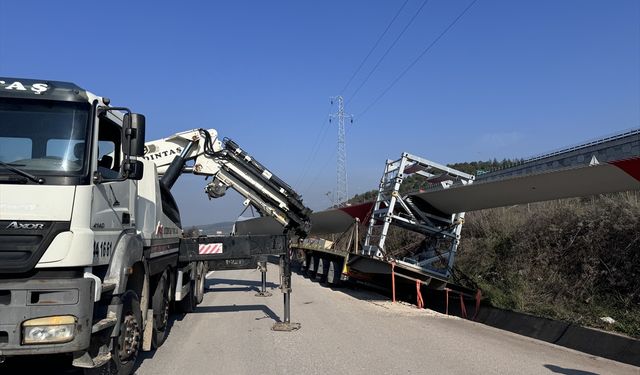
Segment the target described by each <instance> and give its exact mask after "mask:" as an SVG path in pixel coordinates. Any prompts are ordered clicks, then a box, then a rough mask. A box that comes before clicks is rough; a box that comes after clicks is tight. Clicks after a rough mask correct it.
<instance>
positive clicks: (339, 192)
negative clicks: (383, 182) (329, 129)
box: [329, 95, 353, 207]
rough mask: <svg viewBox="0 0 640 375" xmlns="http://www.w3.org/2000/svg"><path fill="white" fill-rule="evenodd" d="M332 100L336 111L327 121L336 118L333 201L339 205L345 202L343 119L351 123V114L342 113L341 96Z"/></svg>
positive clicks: (342, 101) (345, 155)
mask: <svg viewBox="0 0 640 375" xmlns="http://www.w3.org/2000/svg"><path fill="white" fill-rule="evenodd" d="M334 102H338V112H337V113H334V114H331V115H329V122H331V120H332V119H338V157H337V169H338V178H337V187H336V200H335V203H336V206H338V207H341V206H343V205H344V204H345V203H346V202H347V148H346V133H345V127H344V120H345V119H349V120H351V122H352V123H353V116H352V115H349V114H345V113H344V99H343V98H342V96H340V95H339V96H334V97H332V98H331V104H333V103H334Z"/></svg>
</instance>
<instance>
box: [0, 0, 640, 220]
mask: <svg viewBox="0 0 640 375" xmlns="http://www.w3.org/2000/svg"><path fill="white" fill-rule="evenodd" d="M423 1H424V0H408V2H407V4H406V6H405V7H404V8H403V10H402V12H401V13H400V15H399V16H398V18H397V19H396V21H395V23H393V24H392V25H391V27H390V29H389V32H388V34H387V35H386V36H385V38H383V39H382V41H381V42H380V45H379V46H378V48H377V49H376V50H374V52H373V53H372V55H371V58H370V59H369V60H368V61H367V62H366V63H365V64H364V66H363V69H362V70H361V71H360V72H359V74H358V75H357V76H356V78H355V79H354V81H353V83H352V84H351V85H350V86H349V87H348V88H347V89H346V90H345V91H344V92H342V93H341V92H340V90H341V89H342V88H343V86H344V85H345V84H346V83H347V81H348V80H349V78H350V77H351V75H352V74H353V73H354V71H355V70H356V68H357V67H358V65H359V64H360V62H361V61H362V59H363V58H364V57H365V55H366V54H367V53H368V52H369V50H370V48H371V47H372V46H373V44H374V43H375V41H376V40H377V38H378V36H379V35H380V34H381V33H382V32H383V30H384V29H385V27H386V26H387V25H388V24H389V22H390V21H391V19H392V17H393V16H394V14H395V13H396V12H397V11H398V9H399V8H400V6H401V5H402V4H403V1H402V0H398V1H381V0H366V1H365V0H361V1H338V0H325V1H286V2H285V1H227V2H222V1H200V2H195V1H193V2H164V1H162V2H161V1H156V2H152V1H138V2H117V1H113V2H107V3H104V2H87V1H66V2H53V1H40V2H38V1H30V0H22V1H8V0H0V20H1V22H0V75H3V76H10V77H11V76H13V77H28V78H39V79H50V80H63V81H71V82H74V83H76V84H78V85H80V86H81V87H84V88H86V89H88V90H90V91H92V92H94V93H96V94H98V95H103V96H108V97H110V98H111V99H112V103H113V104H114V105H126V106H128V107H130V108H132V109H133V110H134V111H136V112H140V113H143V114H145V115H146V116H147V138H149V139H155V138H162V137H165V136H168V135H170V134H172V133H175V132H178V131H181V130H186V129H192V128H198V127H206V128H216V129H218V131H219V133H220V134H221V135H222V136H226V137H229V138H232V139H234V140H236V141H237V142H238V143H239V144H240V145H241V146H243V147H244V148H245V149H246V150H248V151H249V152H250V153H251V154H253V155H254V156H255V157H256V158H257V159H258V160H259V161H260V162H261V163H262V164H264V165H266V166H268V167H269V168H270V169H271V170H272V171H273V172H275V173H276V174H278V175H279V176H281V177H282V178H283V179H284V180H285V181H288V182H289V183H290V184H291V185H293V187H294V188H295V189H296V190H298V191H299V192H301V193H302V194H303V196H304V198H305V202H306V203H307V204H308V205H310V206H311V207H312V208H313V209H322V208H325V207H326V206H328V205H329V204H330V201H329V198H328V197H327V196H326V195H325V193H326V192H329V191H334V190H335V181H336V166H335V153H336V152H335V150H336V138H337V129H336V126H335V123H332V124H329V123H328V122H327V121H326V120H327V117H328V114H329V113H330V110H331V108H330V105H329V97H330V96H334V95H338V94H343V95H344V96H345V99H346V100H347V101H348V104H347V107H346V110H347V112H349V113H352V114H354V115H355V116H356V117H355V122H354V123H353V124H349V125H348V128H347V154H348V156H347V159H348V166H347V168H348V174H349V194H350V195H353V194H354V193H356V192H362V191H365V190H371V189H374V188H375V187H376V186H377V181H378V180H379V178H380V175H381V173H382V168H383V166H384V161H385V160H386V159H388V158H396V157H398V156H399V155H400V153H401V152H403V151H407V152H411V153H413V154H417V155H420V156H422V157H425V158H428V159H432V160H434V161H438V162H442V163H451V162H457V161H469V160H478V159H482V160H486V159H490V158H494V157H495V158H499V159H501V158H505V157H506V158H509V157H526V156H530V155H532V154H537V153H539V152H544V151H548V150H551V149H555V148H558V147H562V146H565V145H569V144H574V143H578V142H580V141H584V140H588V139H591V138H595V137H598V136H600V135H606V134H610V133H613V132H617V131H619V130H623V129H627V128H635V127H638V126H640V2H638V1H636V0H628V1H625V0H615V1H604V0H603V1H587V0H575V1H569V0H555V1H552V0H547V1H543V0H537V1H507V0H502V1H499V0H479V1H478V2H477V3H476V4H474V6H473V7H472V8H471V9H470V10H469V11H468V13H467V14H466V15H465V16H464V17H463V18H462V19H461V20H460V21H459V22H458V23H457V24H456V25H455V26H454V27H453V28H452V29H451V30H450V31H449V32H448V33H447V34H446V35H445V36H444V37H443V38H442V39H441V40H440V41H439V42H438V43H437V44H436V45H435V46H434V47H433V48H432V49H431V50H430V51H429V52H428V53H427V54H426V55H425V56H424V57H423V58H422V59H421V60H419V61H418V63H417V64H415V66H413V68H412V69H411V70H409V71H408V73H407V74H406V75H405V76H404V77H403V78H402V79H401V80H400V81H398V83H397V84H396V85H395V86H394V87H393V88H392V89H391V90H389V91H388V92H387V93H386V95H385V96H384V97H383V98H382V99H381V100H380V101H378V102H377V103H376V104H375V105H374V106H373V107H371V109H370V110H369V111H367V112H366V113H365V114H363V115H361V116H360V114H362V112H363V111H364V110H365V108H367V107H368V106H369V105H370V104H371V103H372V102H373V101H374V99H375V98H376V97H378V96H379V95H380V93H381V92H383V90H384V89H385V88H386V87H388V86H389V84H390V83H391V82H392V81H393V80H394V79H395V78H396V77H397V76H398V74H400V73H401V72H402V71H403V70H404V69H405V68H406V67H407V66H408V65H409V64H410V63H411V61H413V60H414V59H415V58H416V56H418V55H419V54H420V52H421V51H423V49H424V48H425V47H426V46H427V45H429V44H430V43H431V42H432V41H433V40H434V39H435V38H436V37H437V36H438V34H440V33H441V32H442V31H443V30H444V29H445V28H446V27H447V25H449V23H450V22H451V21H452V20H453V19H455V18H456V17H457V16H458V15H459V14H460V12H461V11H462V10H463V9H464V8H465V7H466V6H467V5H468V4H469V1H468V0H450V1H445V0H429V1H428V3H427V4H426V5H425V6H424V8H423V9H422V11H421V12H420V13H419V14H418V15H417V16H416V17H415V21H414V22H413V23H412V24H411V25H410V26H409V27H408V28H407V30H406V32H405V33H404V34H403V35H402V37H401V38H400V39H399V40H398V43H397V44H396V45H395V46H394V47H393V48H392V49H391V51H390V52H389V53H388V55H387V56H386V58H385V59H384V60H383V61H382V62H381V63H380V65H379V67H378V68H377V69H376V70H375V71H374V72H373V74H371V77H370V79H369V80H368V81H367V82H366V83H365V84H364V85H363V86H362V89H361V90H360V91H359V92H358V93H357V95H356V96H355V97H352V96H351V95H352V94H353V92H354V91H355V89H356V88H357V87H358V86H359V85H360V84H361V83H362V81H363V80H364V78H365V77H366V76H367V74H368V73H369V71H370V70H371V68H372V67H373V66H374V64H375V63H376V61H378V59H379V58H380V56H381V55H382V54H383V53H384V51H385V50H386V49H387V48H388V47H389V46H390V45H391V43H392V41H393V40H394V39H395V38H396V36H397V35H398V34H399V33H400V32H401V30H402V29H403V28H404V27H405V25H406V24H407V23H408V22H409V20H410V18H411V17H412V16H413V15H414V14H415V13H416V11H417V9H418V8H420V6H421V5H422V4H423ZM314 147H316V148H317V149H318V150H319V151H317V152H315V153H312V150H314ZM203 187H204V181H203V180H202V178H195V177H185V178H183V179H182V181H180V182H179V183H178V184H177V185H176V187H175V188H174V190H175V192H176V197H177V200H178V203H179V204H180V206H181V207H182V214H183V222H184V223H185V224H187V225H192V224H202V223H210V222H217V221H222V220H233V219H235V218H236V217H237V216H238V214H239V213H240V211H241V209H242V207H241V205H240V202H241V199H240V198H239V197H237V196H234V195H233V194H229V195H230V196H229V197H225V198H223V199H222V200H217V201H212V202H206V198H205V196H204V194H201V191H202V189H203Z"/></svg>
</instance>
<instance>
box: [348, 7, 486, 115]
mask: <svg viewBox="0 0 640 375" xmlns="http://www.w3.org/2000/svg"><path fill="white" fill-rule="evenodd" d="M477 1H478V0H473V1H471V3H469V5H467V7H466V8H464V10H463V11H462V12H461V13H460V14H459V15H458V16H457V17H456V18H455V19H454V20H453V21H452V22H451V23H450V24H449V26H447V27H446V28H445V29H444V30H443V31H442V32H441V33H440V35H438V36H437V37H436V38H435V39H434V40H433V41H432V42H431V43H430V44H429V45H428V46H427V47H426V48H425V49H424V50H423V51H422V52H421V53H420V54H419V55H418V57H416V58H415V59H414V60H413V61H412V62H411V64H409V65H408V66H407V67H406V68H405V69H404V70H403V71H402V73H400V74H399V75H398V76H397V77H396V78H395V79H394V80H393V81H392V82H391V84H390V85H389V86H387V88H385V89H384V90H383V91H382V93H381V94H380V95H378V97H376V99H375V100H374V101H373V102H371V104H369V105H368V106H367V107H366V108H365V110H364V111H362V112H360V114H359V115H358V116H357V117H358V118H362V116H364V114H365V113H367V112H368V111H369V110H370V109H371V108H372V107H373V106H374V105H376V104H377V103H378V102H379V101H380V99H382V97H383V96H385V95H386V93H387V92H388V91H389V90H391V88H393V86H395V84H396V83H398V81H400V79H402V77H404V75H405V74H407V72H408V71H409V70H411V68H413V66H414V65H416V64H417V63H418V61H420V59H421V58H422V57H423V56H424V55H426V54H427V52H429V50H431V48H432V47H433V46H434V45H436V43H438V41H439V40H440V39H441V38H442V37H443V36H444V35H445V34H446V33H447V32H448V31H449V30H451V28H453V26H455V25H456V23H458V21H459V20H460V19H461V18H462V17H463V16H464V15H465V14H466V13H467V11H468V10H469V9H471V7H472V6H473V4H475V3H476V2H477Z"/></svg>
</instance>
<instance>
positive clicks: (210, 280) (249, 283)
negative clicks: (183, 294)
mask: <svg viewBox="0 0 640 375" xmlns="http://www.w3.org/2000/svg"><path fill="white" fill-rule="evenodd" d="M258 275H259V274H258ZM218 285H232V286H237V285H241V286H250V287H255V288H260V286H261V285H262V283H261V282H260V280H255V281H254V280H241V279H221V278H218V277H212V278H208V279H207V280H206V284H205V287H207V288H211V287H212V286H218ZM277 287H278V285H277V284H274V283H272V282H270V281H267V288H271V289H274V288H277ZM219 290H220V289H216V291H219Z"/></svg>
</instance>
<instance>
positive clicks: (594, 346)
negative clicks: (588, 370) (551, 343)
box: [556, 325, 640, 366]
mask: <svg viewBox="0 0 640 375" xmlns="http://www.w3.org/2000/svg"><path fill="white" fill-rule="evenodd" d="M556 344H558V345H561V346H565V347H567V348H571V349H575V350H579V351H581V352H585V353H589V354H593V355H597V356H599V357H604V358H609V359H613V360H615V361H619V362H624V363H628V364H631V365H634V366H640V340H635V339H633V338H631V337H627V336H623V335H618V334H615V333H610V332H604V331H600V330H597V329H593V328H586V327H580V326H574V325H572V326H569V328H568V329H567V331H566V332H565V333H564V334H563V335H562V337H560V339H559V340H558V341H557V342H556Z"/></svg>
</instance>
